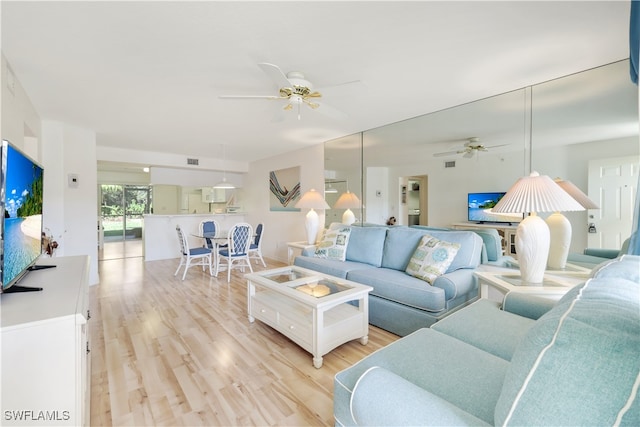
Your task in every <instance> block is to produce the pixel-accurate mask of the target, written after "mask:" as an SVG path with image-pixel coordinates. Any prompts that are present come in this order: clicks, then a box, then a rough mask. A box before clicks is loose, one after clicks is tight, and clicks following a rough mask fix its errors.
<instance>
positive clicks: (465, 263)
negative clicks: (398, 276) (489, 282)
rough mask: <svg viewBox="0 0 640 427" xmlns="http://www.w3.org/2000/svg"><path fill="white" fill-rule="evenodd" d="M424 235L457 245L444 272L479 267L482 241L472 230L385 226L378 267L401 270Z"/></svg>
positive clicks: (403, 269) (405, 266)
mask: <svg viewBox="0 0 640 427" xmlns="http://www.w3.org/2000/svg"><path fill="white" fill-rule="evenodd" d="M425 234H430V235H431V236H433V237H435V238H437V239H440V240H444V241H446V242H451V243H459V244H460V250H459V251H458V253H457V254H456V256H455V258H454V260H453V262H452V263H451V265H450V266H449V268H448V269H447V272H451V271H455V270H458V269H460V268H476V267H478V265H479V264H480V258H481V253H482V239H481V238H480V237H479V236H478V235H477V234H475V233H474V232H472V231H438V230H428V231H427V230H421V229H418V228H409V227H402V226H396V227H389V229H388V230H387V238H386V239H385V242H384V253H383V255H382V267H386V268H392V269H394V270H400V271H405V270H406V268H407V264H409V260H410V259H411V256H412V255H413V253H414V252H415V250H416V248H417V247H418V244H419V243H420V239H422V236H424V235H425Z"/></svg>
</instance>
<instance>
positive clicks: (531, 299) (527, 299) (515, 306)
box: [502, 292, 557, 320]
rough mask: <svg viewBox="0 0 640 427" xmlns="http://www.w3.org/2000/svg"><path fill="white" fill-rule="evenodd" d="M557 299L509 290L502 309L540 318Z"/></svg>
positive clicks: (531, 317) (534, 318)
mask: <svg viewBox="0 0 640 427" xmlns="http://www.w3.org/2000/svg"><path fill="white" fill-rule="evenodd" d="M556 302H557V301H553V300H550V299H547V298H542V297H539V296H536V295H528V294H523V293H520V292H509V293H507V295H505V297H504V301H503V302H502V309H503V310H504V311H508V312H509V313H513V314H517V315H519V316H522V317H528V318H529V319H533V320H536V319H539V318H540V317H541V316H542V315H543V314H545V313H546V312H547V311H549V310H551V308H553V306H554V305H556Z"/></svg>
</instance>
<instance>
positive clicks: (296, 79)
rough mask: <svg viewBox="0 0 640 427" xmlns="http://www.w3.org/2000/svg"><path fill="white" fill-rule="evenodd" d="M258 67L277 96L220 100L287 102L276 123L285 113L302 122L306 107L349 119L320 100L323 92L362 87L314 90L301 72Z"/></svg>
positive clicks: (353, 83)
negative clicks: (272, 84)
mask: <svg viewBox="0 0 640 427" xmlns="http://www.w3.org/2000/svg"><path fill="white" fill-rule="evenodd" d="M258 66H259V67H260V69H262V71H263V72H264V73H265V74H266V75H267V76H269V78H270V79H271V80H272V81H273V82H274V83H275V85H276V87H277V89H278V94H277V95H221V96H220V98H221V99H270V100H279V101H286V105H285V106H284V107H283V108H282V109H281V110H279V111H278V113H280V114H276V116H275V117H274V121H281V120H283V119H284V116H283V115H282V112H283V111H296V112H297V113H298V120H300V118H301V115H302V112H301V109H302V107H303V106H304V105H306V106H307V107H309V108H310V109H312V110H315V111H318V112H320V113H322V114H325V115H327V116H329V117H332V118H338V119H344V118H346V117H347V114H345V113H344V112H342V111H340V110H338V109H336V108H334V107H331V106H329V105H327V104H326V103H324V102H321V101H320V100H319V99H320V98H321V97H322V93H321V90H322V91H325V90H334V89H337V90H338V91H340V92H341V93H343V94H344V93H345V92H346V91H349V92H351V90H352V89H356V88H359V87H360V86H361V85H362V83H361V82H360V81H351V82H347V83H342V84H339V85H335V86H328V87H326V88H324V89H319V90H314V86H313V84H312V83H311V82H310V81H309V80H307V79H306V78H305V76H304V74H303V73H301V72H300V71H290V72H288V73H286V74H285V73H284V72H283V71H282V70H281V69H280V67H278V66H277V65H274V64H269V63H266V62H263V63H260V64H258Z"/></svg>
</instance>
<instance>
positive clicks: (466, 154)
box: [462, 150, 474, 159]
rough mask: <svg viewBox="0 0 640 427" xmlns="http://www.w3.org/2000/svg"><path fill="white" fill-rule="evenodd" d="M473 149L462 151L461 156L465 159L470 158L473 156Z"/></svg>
mask: <svg viewBox="0 0 640 427" xmlns="http://www.w3.org/2000/svg"><path fill="white" fill-rule="evenodd" d="M473 151H474V150H472V151H467V152H466V153H464V154H463V155H462V157H464V158H466V159H470V158H472V157H473Z"/></svg>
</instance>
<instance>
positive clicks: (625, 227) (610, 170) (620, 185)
mask: <svg viewBox="0 0 640 427" xmlns="http://www.w3.org/2000/svg"><path fill="white" fill-rule="evenodd" d="M639 163H640V158H638V156H628V157H616V158H610V159H598V160H590V161H589V198H590V199H591V200H593V201H594V202H596V204H598V206H600V209H589V212H588V221H589V226H590V230H589V233H588V239H587V242H588V247H590V248H605V249H620V247H621V246H622V242H623V241H624V240H625V239H626V238H627V237H629V236H630V235H631V228H632V222H633V208H634V206H635V203H634V202H635V196H636V190H637V189H636V186H637V184H638V167H639Z"/></svg>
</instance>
